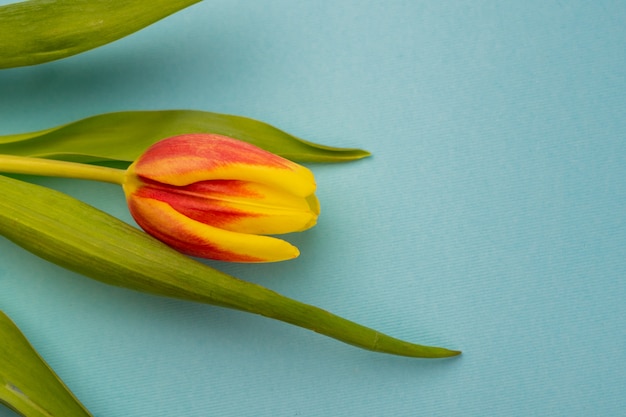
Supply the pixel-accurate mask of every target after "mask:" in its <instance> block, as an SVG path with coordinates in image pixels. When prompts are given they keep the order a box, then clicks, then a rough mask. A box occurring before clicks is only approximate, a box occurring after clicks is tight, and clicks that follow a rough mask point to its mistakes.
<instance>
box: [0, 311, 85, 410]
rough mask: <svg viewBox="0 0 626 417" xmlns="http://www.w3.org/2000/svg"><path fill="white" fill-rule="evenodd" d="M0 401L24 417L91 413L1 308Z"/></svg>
mask: <svg viewBox="0 0 626 417" xmlns="http://www.w3.org/2000/svg"><path fill="white" fill-rule="evenodd" d="M0 403H2V404H4V405H6V406H7V407H9V408H10V409H12V410H14V411H15V412H17V413H19V414H20V415H22V416H24V417H88V416H91V414H90V413H89V412H88V411H87V410H86V409H85V408H84V407H83V405H82V404H81V403H80V402H79V401H78V400H77V399H76V397H74V395H73V394H72V393H71V392H70V390H69V389H68V388H67V387H66V386H65V384H63V382H62V381H61V379H60V378H59V377H58V376H57V375H56V374H55V373H54V371H53V370H52V369H51V368H50V367H49V366H48V364H47V363H46V362H45V361H44V360H43V359H42V358H41V356H39V354H38V353H37V351H35V349H34V348H33V346H32V345H31V344H30V343H29V342H28V340H27V339H26V337H25V336H24V335H23V334H22V332H21V331H20V330H19V329H18V327H17V326H16V325H15V323H13V322H12V321H11V319H10V318H9V317H8V316H7V315H6V314H4V313H3V312H2V311H0Z"/></svg>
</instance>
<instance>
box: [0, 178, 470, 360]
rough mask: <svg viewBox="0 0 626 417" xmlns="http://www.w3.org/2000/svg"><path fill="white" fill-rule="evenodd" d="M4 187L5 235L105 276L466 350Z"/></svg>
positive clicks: (337, 329)
mask: <svg viewBox="0 0 626 417" xmlns="http://www.w3.org/2000/svg"><path fill="white" fill-rule="evenodd" d="M0 195H2V198H1V199H0V235H3V236H5V237H7V238H8V239H9V240H11V241H13V242H15V243H16V244H18V245H20V246H22V247H23V248H25V249H26V250H28V251H30V252H32V253H34V254H35V255H38V256H40V257H42V258H44V259H47V260H48V261H50V262H53V263H55V264H57V265H60V266H62V267H65V268H67V269H69V270H72V271H75V272H78V273H80V274H83V275H85V276H88V277H91V278H94V279H96V280H99V281H102V282H104V283H107V284H111V285H117V286H121V287H126V288H130V289H133V290H137V291H143V292H147V293H151V294H156V295H162V296H168V297H174V298H180V299H184V300H189V301H197V302H202V303H207V304H213V305H218V306H222V307H228V308H233V309H237V310H242V311H247V312H249V313H254V314H260V315H263V316H266V317H270V318H273V319H276V320H281V321H284V322H287V323H291V324H294V325H296V326H300V327H303V328H306V329H310V330H314V331H316V332H318V333H321V334H324V335H326V336H329V337H332V338H335V339H337V340H341V341H343V342H345V343H349V344H352V345H355V346H358V347H361V348H364V349H369V350H373V351H378V352H385V353H391V354H395V355H403V356H412V357H428V358H440V357H448V356H455V355H458V354H459V353H460V352H458V351H453V350H448V349H444V348H438V347H429V346H422V345H417V344H413V343H409V342H405V341H402V340H399V339H395V338H393V337H391V336H387V335H385V334H382V333H380V332H378V331H375V330H373V329H370V328H367V327H364V326H361V325H359V324H356V323H354V322H351V321H349V320H346V319H344V318H341V317H338V316H336V315H333V314H331V313H329V312H327V311H324V310H322V309H320V308H317V307H314V306H311V305H307V304H304V303H301V302H299V301H296V300H293V299H290V298H287V297H285V296H282V295H280V294H278V293H276V292H274V291H271V290H269V289H267V288H265V287H262V286H260V285H256V284H253V283H249V282H246V281H242V280H240V279H237V278H234V277H232V276H230V275H227V274H225V273H222V272H220V271H218V270H216V269H213V268H210V267H208V266H206V265H205V264H203V263H200V262H198V261H196V260H193V259H191V258H189V257H187V256H185V255H182V254H180V253H179V252H176V251H175V250H173V249H171V248H170V247H168V246H166V245H165V244H163V243H161V242H160V241H158V240H156V239H153V238H152V237H150V236H148V235H147V234H146V233H143V232H141V231H139V230H138V229H136V228H134V227H132V226H130V225H128V224H126V223H124V222H122V221H120V220H118V219H116V218H115V217H112V216H110V215H108V214H106V213H104V212H102V211H100V210H97V209H95V208H94V207H91V206H89V205H87V204H85V203H83V202H81V201H79V200H76V199H74V198H72V197H70V196H68V195H66V194H63V193H60V192H58V191H54V190H51V189H49V188H46V187H41V186H38V185H34V184H29V183H26V182H23V181H18V180H15V179H11V178H8V177H4V176H0Z"/></svg>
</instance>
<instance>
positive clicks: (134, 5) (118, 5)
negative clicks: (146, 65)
mask: <svg viewBox="0 0 626 417" xmlns="http://www.w3.org/2000/svg"><path fill="white" fill-rule="evenodd" d="M199 1H200V0H30V1H24V2H19V3H13V4H8V5H5V6H0V69H2V68H13V67H21V66H26V65H36V64H42V63H45V62H49V61H54V60H57V59H61V58H65V57H68V56H71V55H75V54H78V53H81V52H84V51H87V50H90V49H93V48H97V47H99V46H102V45H105V44H107V43H109V42H113V41H115V40H117V39H120V38H122V37H124V36H127V35H130V34H131V33H133V32H136V31H138V30H140V29H142V28H144V27H146V26H149V25H151V24H152V23H154V22H156V21H158V20H160V19H163V18H164V17H167V16H169V15H171V14H173V13H175V12H177V11H179V10H181V9H184V8H185V7H188V6H191V5H192V4H195V3H198V2H199Z"/></svg>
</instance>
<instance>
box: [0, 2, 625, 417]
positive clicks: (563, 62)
mask: <svg viewBox="0 0 626 417" xmlns="http://www.w3.org/2000/svg"><path fill="white" fill-rule="evenodd" d="M2 3H4V4H6V3H9V2H8V1H3V2H2ZM625 21H626V3H625V2H623V1H617V0H615V1H595V2H588V1H582V0H572V1H567V2H562V1H556V0H552V1H534V0H531V1H524V2H497V1H471V2H469V1H458V2H441V1H434V0H423V1H387V2H385V1H363V0H361V1H356V0H333V1H330V0H323V1H315V2H313V1H311V2H292V1H287V0H284V1H279V0H272V1H268V0H255V1H250V0H249V1H233V0H228V1H226V0H217V1H205V2H202V3H200V4H198V5H195V6H193V7H191V8H189V9H188V10H185V11H183V12H180V13H178V14H176V15H174V16H171V17H169V18H167V19H165V20H163V21H161V22H158V23H156V24H155V25H153V26H151V27H149V28H147V29H145V30H143V31H141V32H139V33H136V34H134V35H132V36H130V37H127V38H125V39H122V40H120V41H118V42H115V43H113V44H110V45H107V46H105V47H102V48H99V49H96V50H93V51H90V52H88V53H85V54H82V55H78V56H75V57H72V58H69V59H65V60H61V61H57V62H53V63H49V64H45V65H40V66H36V67H29V68H18V69H11V70H3V71H0V134H9V133H19V132H26V131H33V130H37V129H44V128H48V127H52V126H55V125H58V124H62V123H67V122H70V121H73V120H76V119H79V118H83V117H87V116H90V115H94V114H98V113H103V112H110V111H118V110H139V109H175V108H188V109H200V110H208V111H215V112H222V113H231V114H239V115H244V116H249V117H253V118H256V119H260V120H264V121H266V122H268V123H271V124H274V125H275V126H277V127H279V128H282V129H284V130H286V131H288V132H290V133H292V134H295V135H297V136H300V137H303V138H306V139H309V140H312V141H316V142H321V143H326V144H329V145H337V146H346V147H362V148H365V149H368V150H370V151H371V152H372V153H373V155H374V156H373V157H372V158H369V159H365V160H362V161H359V162H355V163H350V164H345V165H333V166H331V165H312V166H311V167H312V169H313V170H314V172H315V173H316V176H317V179H318V186H319V192H318V195H319V197H320V200H321V202H322V210H323V213H322V217H321V218H320V222H319V225H318V226H317V227H316V228H315V229H313V230H311V231H309V232H306V233H304V234H298V235H295V236H293V238H292V239H291V240H292V241H293V242H295V243H296V244H297V245H298V246H299V247H300V249H301V251H302V255H301V257H300V258H299V259H297V260H295V261H291V262H287V263H281V264H274V265H260V266H252V265H221V264H214V265H215V266H217V267H219V268H222V269H224V270H225V271H227V272H229V273H232V274H234V275H236V276H239V277H241V278H244V279H248V280H252V281H254V282H257V283H260V284H263V285H266V286H268V287H270V288H272V289H274V290H276V291H279V292H281V293H283V294H285V295H288V296H291V297H294V298H297V299H299V300H302V301H305V302H308V303H312V304H315V305H318V306H320V307H323V308H326V309H329V310H331V311H333V312H335V313H337V314H340V315H343V316H345V317H347V318H350V319H352V320H355V321H358V322H361V323H363V324H365V325H368V326H371V327H374V328H377V329H379V330H381V331H385V332H387V333H390V334H392V335H394V336H397V337H401V338H405V339H408V340H411V341H415V342H418V343H424V344H434V345H442V346H446V347H450V348H458V349H462V350H463V351H464V354H463V356H462V357H460V358H457V359H452V360H443V361H428V360H416V359H407V358H399V357H393V356H388V355H382V354H376V353H371V352H367V351H362V350H358V349H356V348H353V347H351V346H348V345H344V344H341V343H339V342H336V341H334V340H332V339H328V338H325V337H323V336H320V335H317V334H315V333H312V332H308V331H305V330H301V329H298V328H295V327H291V326H288V325H286V324H283V323H279V322H274V321H270V320H267V319H264V318H261V317H256V316H251V315H247V314H244V313H240V312H235V311H230V310H223V309H219V308H214V307H209V306H204V305H199V304H192V303H185V302H181V301H174V300H169V299H164V298H156V297H152V296H148V295H143V294H139V293H134V292H131V291H127V290H123V289H118V288H113V287H108V286H105V285H102V284H100V283H97V282H95V281H91V280H89V279H86V278H83V277H81V276H79V275H76V274H73V273H70V272H67V271H65V270H62V269H61V268H58V267H55V266H53V265H50V264H48V263H46V262H45V261H43V260H41V259H38V258H36V257H35V256H33V255H31V254H29V253H27V252H25V251H24V250H22V249H20V248H18V247H17V246H15V245H13V244H12V243H10V242H8V241H6V240H5V239H0V308H1V309H2V310H4V311H5V312H6V313H7V314H8V315H10V316H11V317H12V318H13V320H14V321H15V322H16V323H17V324H18V325H19V326H20V328H21V329H22V330H23V332H24V333H25V334H26V335H27V337H28V338H29V339H30V340H31V342H32V343H33V345H34V346H35V347H36V348H37V349H38V351H39V352H40V353H41V354H42V356H43V357H44V358H45V359H46V360H47V361H48V362H49V364H50V365H51V366H52V367H53V368H54V369H55V370H56V371H57V373H58V374H59V375H60V376H61V377H62V378H63V380H64V381H65V382H66V384H67V385H68V386H69V387H70V388H71V389H72V390H73V392H74V393H75V394H76V395H77V396H78V397H79V398H80V399H81V401H82V402H83V403H84V404H85V405H86V406H87V408H89V410H91V412H92V413H93V414H94V415H96V416H107V417H116V416H120V417H122V416H124V417H135V416H153V417H156V416H190V417H199V416H281V417H282V416H285V417H286V416H306V417H312V416H316V417H317V416H415V415H423V416H433V415H437V416H464V417H467V416H486V415H498V416H570V417H571V416H590V415H594V416H617V415H624V409H626V395H625V394H626V385H625V382H624V363H625V362H626V323H625V317H626V302H625V298H626V220H625V219H626V217H625V216H626V187H625V185H626V183H625V178H626V99H625V92H626V27H625V25H624V22H625ZM34 181H36V182H37V183H40V184H46V185H49V186H51V187H54V188H56V189H59V190H62V191H65V192H67V193H69V194H71V195H73V196H76V197H79V198H81V199H84V200H86V201H88V202H90V203H92V204H94V205H95V206H97V207H99V208H101V209H104V210H106V211H108V212H110V213H112V214H114V215H116V216H118V217H120V218H122V219H124V220H128V221H130V217H129V215H128V214H127V212H126V207H125V203H124V200H123V195H122V192H121V190H120V189H119V188H118V187H116V186H113V185H107V184H93V183H87V182H81V181H71V180H58V179H35V180H34ZM0 416H1V417H8V416H14V414H13V413H12V412H10V411H8V410H6V409H2V408H0Z"/></svg>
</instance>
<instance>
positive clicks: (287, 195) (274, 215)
mask: <svg viewBox="0 0 626 417" xmlns="http://www.w3.org/2000/svg"><path fill="white" fill-rule="evenodd" d="M123 186H124V192H125V194H126V198H127V201H128V206H129V209H130V212H131V214H132V216H133V218H134V219H135V221H136V222H137V224H139V226H141V227H142V228H143V229H144V230H145V231H146V232H147V233H149V234H151V235H152V236H154V237H156V238H158V239H159V240H161V241H163V242H165V243H167V244H168V245H169V246H171V247H173V248H175V249H177V250H179V251H180V252H183V253H185V254H188V255H192V256H196V257H202V258H210V259H218V260H224V261H232V262H272V261H282V260H287V259H292V258H295V257H297V256H298V255H299V251H298V249H297V248H296V247H294V246H293V245H291V244H290V243H288V242H286V241H284V240H282V239H278V238H275V237H270V236H266V235H273V234H283V233H290V232H297V231H302V230H306V229H308V228H310V227H312V226H314V225H315V223H316V221H317V216H318V215H319V203H318V200H317V198H316V197H315V194H314V192H315V179H314V177H313V174H312V173H311V171H310V170H308V169H307V168H305V167H303V166H301V165H298V164H296V163H294V162H291V161H289V160H287V159H284V158H282V157H280V156H277V155H274V154H272V153H270V152H267V151H265V150H263V149H260V148H258V147H256V146H254V145H251V144H249V143H246V142H242V141H239V140H236V139H232V138H229V137H226V136H222V135H216V134H187V135H180V136H175V137H172V138H168V139H165V140H162V141H159V142H157V143H156V144H154V145H153V146H151V147H150V148H148V149H147V150H146V151H145V152H144V153H143V155H142V156H140V157H139V158H138V159H137V160H136V161H135V162H134V163H133V164H132V165H131V166H130V167H129V168H128V170H127V173H126V179H125V181H124V184H123Z"/></svg>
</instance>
